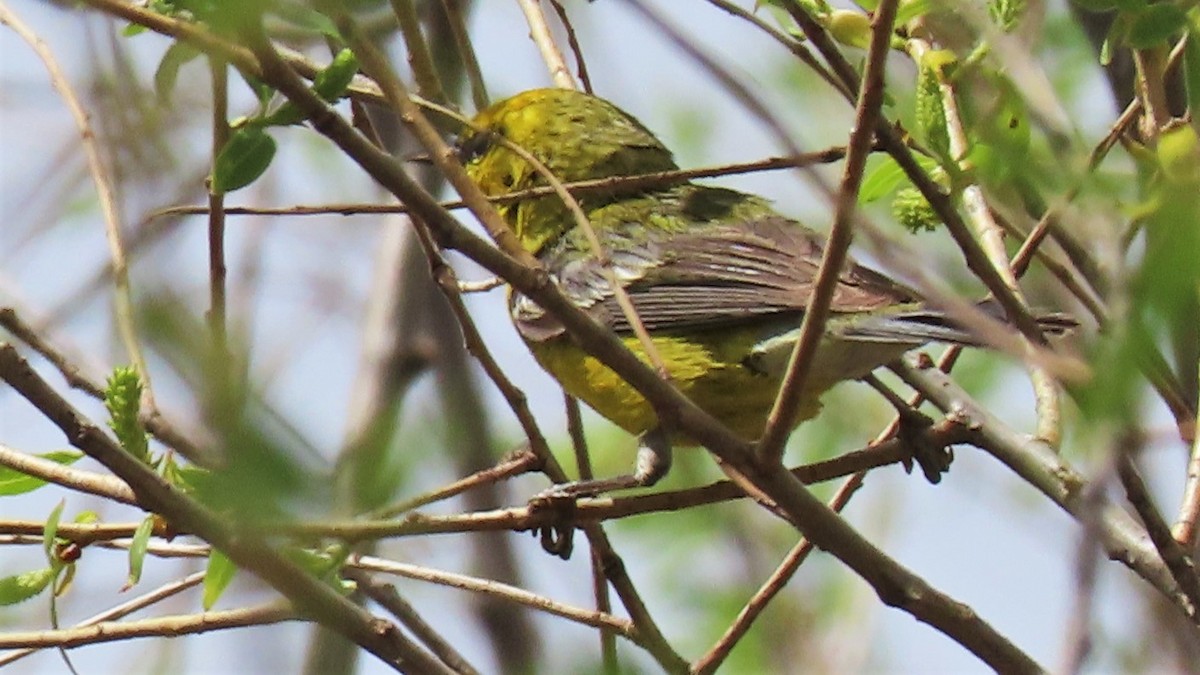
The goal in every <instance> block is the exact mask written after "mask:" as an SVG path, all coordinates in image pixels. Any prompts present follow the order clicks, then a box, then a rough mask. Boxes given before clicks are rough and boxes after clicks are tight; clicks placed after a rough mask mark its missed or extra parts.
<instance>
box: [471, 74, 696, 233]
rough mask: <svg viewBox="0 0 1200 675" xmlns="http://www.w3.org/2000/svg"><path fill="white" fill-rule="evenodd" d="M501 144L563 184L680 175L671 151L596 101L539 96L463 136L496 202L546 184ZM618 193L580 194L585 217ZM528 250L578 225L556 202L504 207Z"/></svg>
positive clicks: (475, 124) (563, 93) (479, 178)
mask: <svg viewBox="0 0 1200 675" xmlns="http://www.w3.org/2000/svg"><path fill="white" fill-rule="evenodd" d="M500 139H505V140H506V141H508V142H509V143H512V144H515V145H517V146H519V147H521V148H523V149H524V150H525V151H526V152H528V153H529V154H530V155H532V156H533V157H534V158H536V159H537V160H538V161H540V162H541V163H542V164H544V165H545V166H546V168H548V169H549V170H550V172H551V173H553V174H554V176H555V177H557V178H558V180H559V181H561V182H563V183H570V182H574V181H582V180H591V179H598V178H608V177H612V176H626V175H635V174H641V173H651V172H655V171H669V170H672V169H676V168H678V167H677V166H676V164H675V162H674V160H673V159H672V158H671V151H670V150H667V148H666V147H665V146H663V144H662V143H661V142H660V141H659V140H658V139H657V138H655V137H654V134H651V133H650V132H649V131H648V130H647V129H646V128H645V127H644V126H642V124H641V123H640V122H638V121H637V120H636V119H634V118H633V116H631V115H629V114H628V113H626V112H624V111H623V110H621V109H619V108H617V107H616V106H614V105H613V104H611V103H609V102H608V101H605V100H603V99H600V98H596V97H595V96H591V95H589V94H584V93H582V92H577V91H572V90H569V89H533V90H530V91H526V92H523V93H520V94H517V95H516V96H513V97H511V98H507V99H504V100H503V101H500V102H498V103H495V104H493V105H492V106H491V107H489V108H487V109H486V110H484V111H482V112H480V113H479V114H478V115H476V116H475V119H473V120H472V121H471V128H470V129H468V130H467V131H466V132H465V133H464V134H463V135H462V136H460V137H459V139H458V143H457V145H456V147H457V149H458V154H459V159H460V160H461V161H462V162H463V164H464V166H466V169H467V173H468V175H470V176H471V178H472V179H473V180H474V181H475V182H476V183H478V184H479V187H480V188H481V189H482V190H483V191H484V193H485V194H487V195H489V196H497V195H502V194H507V193H510V192H517V191H520V190H527V189H530V188H534V187H538V186H543V185H546V184H547V183H546V180H545V178H544V177H543V176H542V175H541V174H539V173H538V171H537V170H536V169H535V167H534V166H532V165H531V164H530V163H529V162H528V161H526V160H525V159H524V158H522V157H521V156H520V155H519V154H518V153H516V152H514V151H513V150H512V149H510V148H509V147H506V146H505V143H504V142H502V141H501V140H500ZM612 197H613V194H612V193H610V194H596V193H591V194H587V195H579V197H578V199H579V201H580V203H581V204H583V205H584V208H585V210H586V209H587V208H592V207H594V206H597V205H599V204H601V203H604V202H606V201H610V200H611V199H612ZM499 210H500V212H501V214H503V215H504V217H505V219H506V220H508V222H509V224H510V225H511V226H512V227H513V229H514V230H515V231H516V233H517V236H518V238H520V239H521V242H522V244H523V245H524V246H525V247H526V248H527V249H529V250H530V251H532V252H534V253H537V252H538V251H539V250H540V249H541V248H542V247H543V246H545V245H546V244H547V243H549V242H550V241H553V240H554V239H555V238H557V237H558V236H559V235H561V234H562V233H563V232H565V231H566V230H567V229H569V228H570V227H571V226H572V224H573V221H572V220H571V218H570V217H569V215H567V211H566V209H565V207H564V206H563V204H562V201H561V199H559V197H557V196H555V195H549V196H544V197H536V198H530V199H525V200H521V201H519V202H516V203H510V204H507V205H503V206H500V207H499Z"/></svg>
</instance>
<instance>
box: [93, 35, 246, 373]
mask: <svg viewBox="0 0 1200 675" xmlns="http://www.w3.org/2000/svg"><path fill="white" fill-rule="evenodd" d="M208 66H209V72H210V73H212V94H213V95H212V100H213V110H212V165H213V166H214V167H215V166H216V163H217V157H218V156H219V155H220V154H221V150H223V149H224V148H225V143H226V142H228V141H229V135H230V132H229V119H228V118H229V66H227V65H226V64H225V62H224V61H222V60H221V59H219V58H216V57H209V59H208ZM113 269H114V270H115V269H116V266H115V265H114V268H113ZM226 276H227V271H226V268H225V194H224V193H219V194H218V193H215V192H212V191H211V189H210V191H209V194H208V286H209V290H208V294H209V308H208V326H209V330H210V331H211V333H212V344H213V353H214V354H215V355H216V358H215V359H214V362H215V363H219V364H222V368H223V370H224V373H226V376H227V375H228V374H231V373H233V372H234V370H233V369H234V365H233V362H232V360H231V359H230V354H229V327H228V309H227V307H226V304H227V303H226Z"/></svg>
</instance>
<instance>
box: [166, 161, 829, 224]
mask: <svg viewBox="0 0 1200 675" xmlns="http://www.w3.org/2000/svg"><path fill="white" fill-rule="evenodd" d="M845 156H846V149H845V148H844V147H841V146H833V147H830V148H826V149H825V150H817V151H815V152H806V153H801V154H800V155H797V156H795V157H768V158H766V159H760V160H755V161H752V162H740V163H735V164H723V165H720V166H713V167H700V168H695V169H675V170H672V171H655V172H651V173H643V174H631V175H628V176H608V177H606V178H595V179H592V180H582V181H574V182H570V183H561V185H562V187H563V188H565V189H566V190H567V191H569V192H570V193H571V194H573V195H585V194H591V193H599V192H603V193H605V194H609V193H614V194H621V193H624V192H630V193H633V192H641V191H644V190H647V189H650V188H656V187H662V186H665V185H674V184H677V183H681V182H684V181H688V180H691V179H693V178H715V177H720V176H735V175H739V174H746V173H753V172H756V171H780V170H783V169H794V168H803V167H807V166H811V165H814V164H831V163H834V162H839V161H841V160H842V159H844V158H845ZM555 190H556V188H555V186H553V185H542V186H538V187H533V188H528V189H526V190H518V191H516V192H509V193H507V194H503V195H496V196H492V197H486V200H487V201H489V202H491V203H493V204H511V203H515V202H519V201H523V200H526V199H533V198H536V197H545V196H546V195H552V194H555ZM438 206H440V207H442V208H443V209H462V208H468V206H467V204H466V203H465V202H464V201H462V200H451V201H444V202H438ZM410 212H411V209H409V208H408V207H407V206H404V205H403V204H362V203H352V204H323V205H311V206H306V205H294V206H286V207H277V208H271V207H246V206H231V207H226V208H225V213H226V215H230V216H246V215H253V216H315V215H328V214H340V215H343V216H353V215H378V214H386V213H410ZM207 213H208V207H205V206H170V207H166V208H163V209H159V210H158V211H155V212H153V213H151V214H150V215H149V216H147V217H146V221H151V220H154V219H156V218H162V217H168V216H193V215H204V214H207Z"/></svg>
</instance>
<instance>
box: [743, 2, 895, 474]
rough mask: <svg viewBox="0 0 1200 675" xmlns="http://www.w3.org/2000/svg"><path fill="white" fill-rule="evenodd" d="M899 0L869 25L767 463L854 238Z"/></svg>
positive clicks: (783, 438)
mask: <svg viewBox="0 0 1200 675" xmlns="http://www.w3.org/2000/svg"><path fill="white" fill-rule="evenodd" d="M896 6H897V3H896V2H891V1H886V0H885V1H884V2H881V3H880V5H879V7H878V9H877V10H876V12H875V16H874V18H873V19H872V25H871V45H870V49H869V50H868V52H867V66H866V76H865V77H864V78H863V81H862V91H860V92H859V95H858V105H857V107H856V108H855V113H854V127H853V129H854V130H853V131H852V132H851V134H850V140H849V142H848V143H847V146H846V147H847V151H846V165H845V167H843V169H842V184H841V186H840V187H839V189H838V193H837V206H836V209H835V211H834V217H833V226H832V227H831V228H830V231H829V239H828V241H826V242H825V250H824V252H823V253H822V256H821V266H820V269H819V270H818V272H817V279H816V282H815V283H814V284H813V292H812V296H811V297H810V298H809V299H808V303H807V305H806V307H805V308H804V319H803V320H802V321H801V323H800V336H799V338H797V340H796V345H795V347H794V348H793V349H792V354H791V357H790V359H789V361H788V367H787V374H786V375H785V376H784V378H783V384H782V385H781V386H780V388H779V394H778V395H777V396H776V398H775V402H774V404H773V405H772V406H771V412H770V414H769V415H768V417H767V426H766V428H765V429H764V430H763V435H762V438H761V439H760V440H759V443H758V447H757V448H756V452H757V453H758V456H759V458H760V459H762V460H764V461H768V462H778V461H782V457H783V448H784V444H785V443H786V442H787V437H788V435H789V434H791V431H792V429H793V428H794V427H795V426H796V422H797V421H798V419H797V417H798V415H799V412H800V405H801V403H802V401H801V396H802V395H803V393H804V383H805V381H806V380H807V379H808V373H809V371H810V369H811V367H812V363H813V361H814V360H815V359H814V358H813V357H814V356H815V355H816V353H817V347H818V346H819V345H820V344H821V341H822V340H823V338H824V336H825V322H826V319H828V317H829V310H830V307H831V306H832V305H833V296H834V293H835V292H836V290H837V286H838V283H839V282H840V281H841V277H842V267H843V266H844V265H845V263H846V259H847V257H848V254H849V250H850V242H851V240H852V239H853V237H854V233H853V229H852V227H853V223H854V216H855V211H856V209H857V207H858V190H859V187H861V185H862V177H863V171H864V170H865V169H866V165H867V157H868V156H869V155H870V154H871V144H872V140H873V138H874V129H875V126H876V121H877V120H878V118H879V115H880V106H881V105H882V104H883V91H884V88H883V72H884V65H885V64H886V63H887V55H888V51H889V50H890V49H891V37H892V23H893V22H894V21H895V18H896Z"/></svg>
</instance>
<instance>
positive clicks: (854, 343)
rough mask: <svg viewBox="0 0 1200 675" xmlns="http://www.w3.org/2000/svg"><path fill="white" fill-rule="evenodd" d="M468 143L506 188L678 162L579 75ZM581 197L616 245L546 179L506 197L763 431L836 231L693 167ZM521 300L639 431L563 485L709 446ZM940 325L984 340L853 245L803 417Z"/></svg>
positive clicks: (603, 313)
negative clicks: (698, 174) (575, 85)
mask: <svg viewBox="0 0 1200 675" xmlns="http://www.w3.org/2000/svg"><path fill="white" fill-rule="evenodd" d="M514 146H515V147H516V148H520V150H516V149H514ZM454 147H455V152H456V154H457V156H458V158H459V160H460V161H461V162H462V164H463V166H464V167H465V169H466V172H467V174H468V176H470V177H471V179H472V180H473V181H474V182H475V183H476V184H477V185H478V186H479V187H480V189H481V190H482V191H483V192H484V193H485V194H486V195H488V196H491V197H496V196H500V195H506V194H510V193H514V192H520V191H527V190H530V189H532V188H537V187H545V186H546V185H548V181H547V179H546V177H545V175H544V172H545V171H547V170H548V171H549V172H550V173H551V174H553V176H554V177H555V178H556V179H557V180H558V181H561V182H562V183H570V182H576V181H586V180H596V179H605V178H616V177H621V176H629V175H637V174H648V173H654V172H668V171H673V170H676V169H678V168H679V167H678V165H677V164H676V162H675V160H674V157H673V154H672V153H671V151H670V150H669V149H668V148H667V147H666V146H665V145H664V144H663V143H662V142H661V141H660V140H659V139H658V138H657V137H656V136H655V135H654V134H653V133H652V132H651V131H649V130H648V129H647V128H646V127H645V126H644V125H643V124H642V123H641V122H639V121H638V120H637V119H636V118H635V117H633V116H632V115H630V114H629V113H627V112H625V111H623V110H621V109H620V108H618V107H617V106H616V105H614V104H613V103H611V102H609V101H607V100H605V99H602V98H599V97H597V96H593V95H591V94H587V93H583V92H579V91H575V90H570V89H559V88H545V89H532V90H528V91H524V92H521V93H518V94H516V95H514V96H512V97H509V98H506V99H504V100H501V101H499V102H496V103H494V104H492V105H491V106H489V107H487V108H486V109H484V110H482V111H480V112H478V113H477V114H476V116H475V117H474V118H473V119H472V120H470V122H469V125H468V128H467V129H465V130H464V131H463V132H462V133H461V134H460V135H459V137H458V139H457V141H456V143H455V146H454ZM530 158H533V159H535V160H536V162H531V161H530ZM538 164H541V165H542V166H541V167H539V166H537V165H538ZM576 200H577V202H578V205H579V208H580V209H581V210H582V212H583V214H584V215H585V216H586V218H587V221H588V222H589V223H590V226H591V229H592V230H593V231H594V233H595V236H596V238H597V239H598V240H599V243H600V246H601V248H602V250H603V257H600V256H598V255H597V253H596V251H595V250H594V249H593V246H592V245H591V243H590V242H589V236H588V233H587V232H586V230H585V229H584V228H582V227H580V226H579V225H578V223H577V220H576V218H575V217H574V215H573V214H572V212H571V210H570V209H569V207H568V205H567V204H566V202H565V201H564V200H563V199H562V198H561V197H560V196H559V195H557V194H552V193H551V194H548V193H546V191H540V192H537V193H536V194H534V195H530V196H526V197H523V198H517V199H515V200H511V201H509V200H505V201H501V202H500V203H498V204H497V205H496V209H497V210H498V211H499V213H500V214H501V216H502V217H503V218H504V220H505V221H506V222H507V223H508V225H509V226H510V227H511V228H512V230H513V232H514V233H515V234H516V237H517V238H518V240H519V241H520V242H521V245H522V246H523V247H524V248H525V249H526V250H528V251H529V252H530V253H531V254H533V256H534V257H536V258H537V260H538V261H539V262H540V263H541V265H542V266H543V267H544V269H545V270H546V271H547V273H548V275H549V277H550V279H551V280H552V281H553V282H554V283H555V284H557V286H558V287H559V289H560V290H561V291H562V292H563V294H565V296H566V297H567V298H568V299H569V300H570V301H571V302H572V304H574V305H575V306H576V307H578V308H579V309H581V310H583V311H584V312H586V313H587V314H588V315H590V316H591V317H592V318H593V319H595V320H596V321H597V322H599V323H600V324H601V325H603V326H605V327H606V328H608V329H609V330H611V331H613V332H614V333H616V335H617V336H618V337H619V338H620V339H621V341H622V342H623V343H624V344H625V346H626V347H628V348H629V349H630V350H632V351H633V352H634V353H635V354H637V355H638V356H639V357H640V358H642V359H643V360H644V361H647V362H649V357H648V356H647V354H646V351H645V350H644V348H643V346H642V343H641V340H640V339H639V338H638V336H637V335H636V334H635V324H634V323H633V322H631V320H630V318H629V317H628V316H627V314H626V312H625V311H623V310H622V309H621V307H620V303H619V299H618V297H617V293H616V291H615V290H614V288H613V282H614V281H615V282H616V283H617V284H618V285H619V286H620V287H621V288H622V289H623V291H624V293H625V294H626V295H627V296H628V298H629V300H630V301H632V305H633V307H634V309H635V310H636V319H637V321H640V323H641V325H642V326H644V328H645V331H646V332H647V333H648V335H649V337H650V341H651V343H652V344H653V347H654V351H655V352H657V354H658V355H659V357H660V358H661V362H662V364H663V365H664V366H665V369H666V373H667V375H668V376H669V378H670V381H671V382H672V383H673V384H674V386H675V387H677V388H678V390H679V391H680V392H682V393H683V394H684V395H685V396H687V397H688V398H689V399H691V400H692V401H693V402H694V403H695V404H696V405H698V406H699V407H700V408H701V409H703V410H705V411H706V412H707V413H709V414H710V415H712V416H713V417H714V418H716V419H717V420H719V421H720V422H722V423H723V424H725V425H726V426H727V427H728V428H729V429H730V430H731V431H733V432H734V433H735V434H737V435H738V436H739V437H741V438H743V439H745V440H747V441H756V440H757V439H758V438H759V437H760V436H761V435H762V433H763V429H764V427H765V424H766V420H767V416H768V414H769V411H770V410H771V407H772V404H773V402H774V400H775V397H776V394H777V392H778V390H779V386H780V384H781V382H782V379H783V377H784V373H785V371H786V368H787V363H788V359H789V357H790V355H791V353H792V350H793V347H794V344H795V342H796V340H797V338H798V336H799V330H800V323H801V320H802V319H803V316H804V313H805V311H806V310H807V308H808V305H809V301H810V299H811V297H812V294H813V289H814V284H815V281H816V278H817V274H818V270H819V267H820V261H821V257H822V253H823V250H824V243H825V241H824V239H823V237H821V236H820V235H819V234H818V233H816V232H815V231H813V230H811V229H809V228H808V227H805V226H804V225H802V224H801V223H800V222H798V221H797V220H795V219H793V218H789V217H787V216H784V215H782V214H780V213H779V212H777V211H776V210H775V209H774V208H773V207H772V206H771V205H770V203H769V202H768V201H767V200H766V199H764V198H762V197H759V196H757V195H753V194H749V193H745V192H740V191H736V190H732V189H728V188H724V187H718V186H712V185H708V184H701V183H697V182H694V181H690V180H683V179H680V180H677V181H674V182H668V183H665V184H663V183H659V184H656V185H653V186H651V187H644V188H639V189H636V190H628V189H625V190H622V189H620V188H619V187H613V188H612V189H607V190H600V191H593V190H589V191H586V192H581V193H579V194H578V195H576ZM605 259H607V260H605ZM606 266H607V268H608V269H607V270H606ZM509 308H510V312H511V317H512V321H513V324H514V326H515V327H516V330H517V333H518V334H519V335H520V337H521V338H522V340H523V341H524V342H525V344H526V345H527V346H528V348H529V350H530V352H531V353H532V355H533V357H534V359H535V360H536V361H537V363H538V364H539V365H540V366H541V367H542V368H543V369H544V370H545V371H546V372H547V373H548V374H549V375H550V376H551V377H553V378H554V379H555V380H557V381H558V383H559V384H560V385H561V386H562V388H563V389H564V390H565V391H566V392H567V393H568V394H570V395H572V396H574V397H576V398H578V399H579V400H581V401H583V402H584V403H585V404H587V405H588V406H589V407H591V408H592V409H593V410H595V411H596V412H597V413H599V414H600V415H601V416H603V417H605V418H607V419H609V420H610V421H612V422H613V423H615V424H616V425H617V426H619V427H621V428H622V429H624V430H625V431H627V432H629V433H631V434H634V435H636V436H638V437H639V439H640V443H639V450H638V458H637V462H636V465H635V466H636V468H635V469H634V471H633V472H631V473H629V474H626V475H621V476H617V477H613V478H604V479H597V480H590V481H580V482H576V483H573V484H569V485H565V486H559V487H561V488H562V489H561V490H560V492H559V493H561V494H569V495H574V496H581V495H592V494H598V493H601V492H608V491H611V490H615V489H623V488H629V487H642V486H649V485H653V484H654V483H655V482H657V481H658V480H659V479H660V478H661V477H662V476H663V475H665V474H666V473H667V471H668V470H669V468H670V463H671V456H672V455H671V450H672V446H674V445H679V446H688V445H696V443H695V442H694V441H692V440H691V439H689V438H687V437H686V436H685V435H671V434H668V433H667V432H666V430H665V429H663V428H662V427H661V425H659V423H658V420H657V416H656V414H655V411H654V409H653V407H652V406H651V405H650V404H649V403H648V402H647V401H646V399H645V398H644V397H643V396H642V395H641V394H640V393H638V391H637V390H636V389H634V388H633V387H632V386H631V385H630V384H629V383H627V382H625V381H624V380H623V379H622V378H621V377H620V376H619V375H617V374H616V373H615V372H613V371H612V370H611V369H609V368H608V367H607V366H605V365H604V364H603V363H601V362H600V361H599V360H598V359H597V358H595V357H594V356H592V355H590V354H588V353H587V352H586V351H584V350H583V349H582V348H581V347H580V346H579V345H578V344H577V343H576V342H575V341H574V340H573V339H572V337H571V336H570V334H569V333H568V332H567V330H566V329H565V328H564V326H563V324H562V323H561V322H560V321H559V320H558V319H557V318H556V317H555V316H553V315H552V314H550V313H548V312H546V311H545V310H544V309H543V308H541V307H540V306H538V304H537V303H536V302H534V301H533V300H532V299H530V298H529V297H528V296H525V295H523V294H521V293H518V292H510V294H509ZM1038 320H1039V323H1040V325H1041V326H1042V327H1043V328H1044V329H1046V330H1047V331H1049V332H1054V333H1058V332H1063V331H1065V330H1069V329H1070V328H1071V327H1072V326H1073V324H1074V322H1073V320H1072V319H1070V317H1068V316H1066V315H1062V314H1047V315H1044V316H1041V317H1038ZM931 341H939V342H947V343H957V344H966V345H976V344H978V343H979V340H978V338H977V337H976V336H974V335H972V334H971V333H970V332H969V331H967V330H965V329H963V328H962V327H960V326H958V325H956V324H955V323H954V322H953V321H951V320H950V319H949V318H948V317H946V316H945V314H943V313H942V312H939V311H937V310H936V309H934V308H931V307H930V306H928V305H927V304H926V302H925V301H924V300H923V299H922V297H921V295H920V294H919V293H918V292H916V291H915V290H913V289H911V288H909V287H907V286H905V285H904V284H902V283H900V282H898V281H895V280H893V279H891V278H889V277H887V276H886V275H884V274H882V273H880V272H877V271H875V270H873V269H870V268H868V267H866V266H863V265H861V264H858V263H857V262H854V261H853V260H850V261H848V262H847V264H846V265H845V267H844V268H843V269H842V270H841V273H840V275H839V277H838V280H837V285H836V288H835V290H834V294H833V300H832V305H831V308H830V310H829V315H828V319H827V325H826V328H825V333H824V335H822V337H821V340H820V344H819V346H818V349H817V351H816V354H815V356H814V361H813V363H812V364H811V365H810V368H809V376H808V378H807V379H806V380H805V381H804V389H803V392H802V394H801V397H800V404H799V409H798V411H797V413H798V414H797V415H796V416H795V419H796V422H797V424H798V423H800V422H802V421H805V420H808V419H811V418H813V417H815V416H816V415H817V414H818V412H819V411H820V409H821V403H820V399H821V396H822V394H824V393H825V392H826V391H827V390H829V389H830V388H832V387H833V386H834V385H836V384H838V383H839V382H843V381H847V380H856V379H861V378H864V377H866V376H868V375H869V374H870V373H871V372H872V371H874V370H875V369H877V368H879V367H880V366H883V365H886V364H888V363H890V362H892V361H894V360H896V359H898V358H899V357H901V356H902V355H903V354H904V353H906V352H908V351H910V350H913V349H915V348H917V347H920V346H922V345H924V344H926V343H928V342H931ZM927 474H928V471H927Z"/></svg>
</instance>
